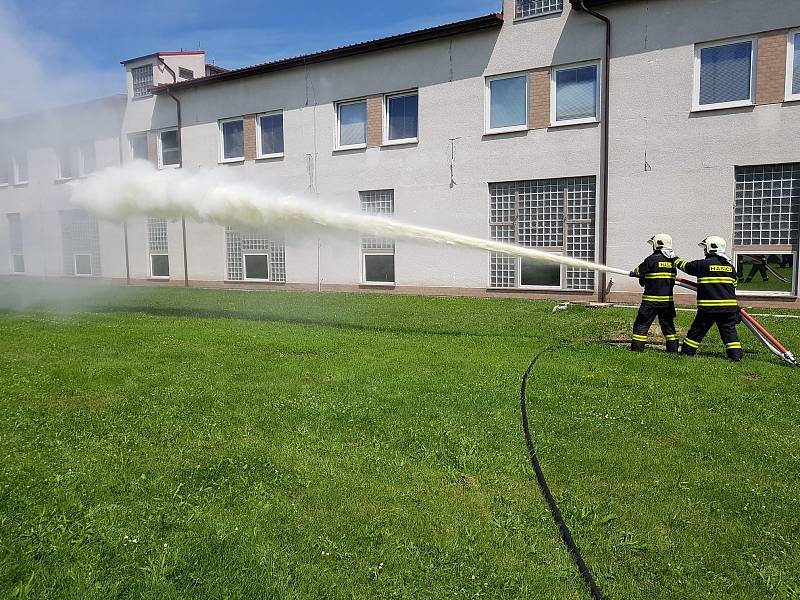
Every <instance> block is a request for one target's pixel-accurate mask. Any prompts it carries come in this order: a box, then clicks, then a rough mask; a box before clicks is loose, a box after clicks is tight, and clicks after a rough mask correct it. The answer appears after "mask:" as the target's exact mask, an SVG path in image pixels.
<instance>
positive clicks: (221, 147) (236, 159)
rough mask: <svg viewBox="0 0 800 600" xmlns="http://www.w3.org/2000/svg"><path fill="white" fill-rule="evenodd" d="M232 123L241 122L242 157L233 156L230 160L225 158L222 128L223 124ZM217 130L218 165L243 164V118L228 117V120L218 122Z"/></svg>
mask: <svg viewBox="0 0 800 600" xmlns="http://www.w3.org/2000/svg"><path fill="white" fill-rule="evenodd" d="M234 121H241V122H242V155H241V156H234V157H232V158H225V136H224V134H223V132H222V126H223V124H225V123H232V122H234ZM217 123H218V129H219V139H218V146H219V163H220V164H226V163H240V162H244V146H245V144H244V117H230V118H228V119H220V120H219V121H218V122H217Z"/></svg>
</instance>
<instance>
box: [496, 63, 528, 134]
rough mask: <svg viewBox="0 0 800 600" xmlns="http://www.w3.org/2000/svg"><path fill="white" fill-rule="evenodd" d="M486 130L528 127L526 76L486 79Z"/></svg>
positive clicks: (515, 129) (498, 130) (500, 130)
mask: <svg viewBox="0 0 800 600" xmlns="http://www.w3.org/2000/svg"><path fill="white" fill-rule="evenodd" d="M486 95H487V105H488V107H489V110H488V118H487V123H486V131H487V132H492V133H494V132H503V131H520V130H522V129H527V128H528V76H527V75H515V76H512V77H493V78H489V79H487V80H486Z"/></svg>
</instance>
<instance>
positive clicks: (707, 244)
mask: <svg viewBox="0 0 800 600" xmlns="http://www.w3.org/2000/svg"><path fill="white" fill-rule="evenodd" d="M697 245H698V246H700V247H701V248H703V250H704V251H705V253H706V254H720V255H722V256H724V255H725V250H726V249H727V248H728V244H726V243H725V240H724V239H722V238H721V237H719V236H718V235H710V236H708V237H707V238H706V239H704V240H703V241H702V242H700V243H699V244H697Z"/></svg>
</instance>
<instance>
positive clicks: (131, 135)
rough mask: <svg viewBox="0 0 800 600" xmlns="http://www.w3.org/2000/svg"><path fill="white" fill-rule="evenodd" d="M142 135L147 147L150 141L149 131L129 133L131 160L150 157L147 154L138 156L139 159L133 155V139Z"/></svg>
mask: <svg viewBox="0 0 800 600" xmlns="http://www.w3.org/2000/svg"><path fill="white" fill-rule="evenodd" d="M140 137H141V138H144V143H145V147H147V146H148V141H147V132H146V131H137V132H136V133H129V134H128V155H129V156H130V159H131V160H148V158H149V157H148V156H145V157H144V158H138V159H137V158H136V157H135V156H134V155H133V140H134V138H140Z"/></svg>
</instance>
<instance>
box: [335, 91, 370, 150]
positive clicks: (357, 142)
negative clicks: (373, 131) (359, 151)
mask: <svg viewBox="0 0 800 600" xmlns="http://www.w3.org/2000/svg"><path fill="white" fill-rule="evenodd" d="M336 112H337V115H338V117H337V122H338V125H337V130H338V135H337V148H339V149H342V150H347V149H350V148H365V147H366V145H367V101H366V100H357V101H355V102H340V103H339V104H337V105H336Z"/></svg>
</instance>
